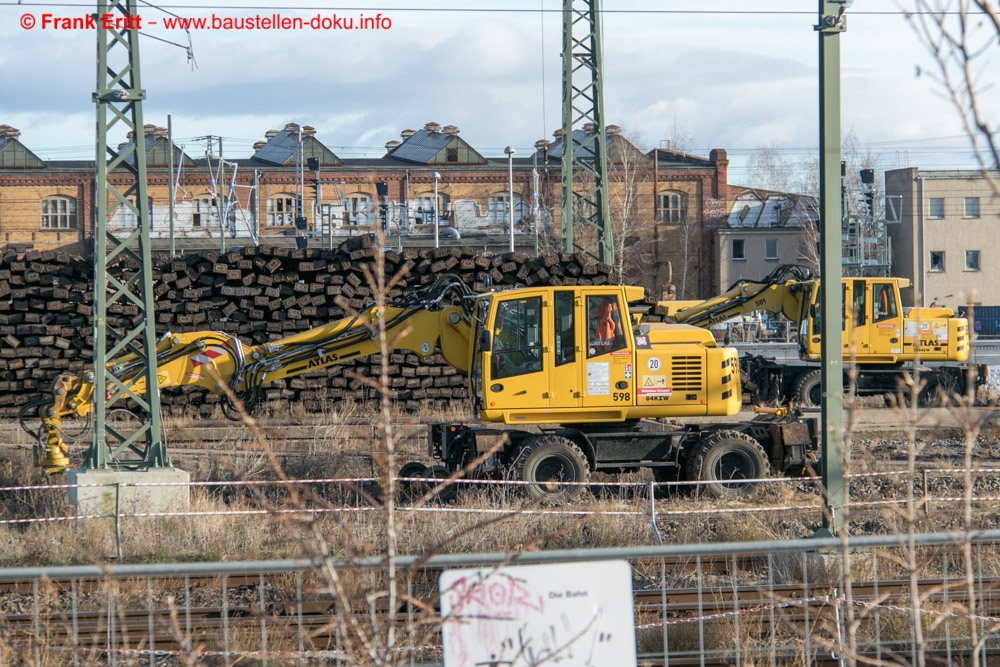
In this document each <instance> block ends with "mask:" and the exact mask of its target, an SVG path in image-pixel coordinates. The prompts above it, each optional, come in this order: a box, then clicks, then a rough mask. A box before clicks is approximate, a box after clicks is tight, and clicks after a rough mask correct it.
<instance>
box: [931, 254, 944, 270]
mask: <svg viewBox="0 0 1000 667" xmlns="http://www.w3.org/2000/svg"><path fill="white" fill-rule="evenodd" d="M930 271H932V272H934V273H941V272H942V271H944V250H931V262H930Z"/></svg>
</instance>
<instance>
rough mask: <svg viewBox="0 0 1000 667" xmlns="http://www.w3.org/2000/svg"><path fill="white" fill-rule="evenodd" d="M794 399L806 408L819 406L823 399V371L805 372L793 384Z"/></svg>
mask: <svg viewBox="0 0 1000 667" xmlns="http://www.w3.org/2000/svg"><path fill="white" fill-rule="evenodd" d="M792 400H793V401H795V402H796V403H797V404H799V405H800V406H802V407H804V408H818V407H820V406H821V404H822V401H823V371H821V370H820V369H818V368H817V369H815V370H811V371H809V372H808V373H803V374H802V375H800V376H799V377H797V378H796V379H795V384H794V385H793V386H792Z"/></svg>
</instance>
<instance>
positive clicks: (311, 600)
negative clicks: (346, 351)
mask: <svg viewBox="0 0 1000 667" xmlns="http://www.w3.org/2000/svg"><path fill="white" fill-rule="evenodd" d="M749 560H751V561H754V562H749V561H746V560H741V559H735V560H734V559H732V558H731V557H730V558H709V557H702V558H700V559H698V560H697V562H695V561H694V560H693V559H668V561H667V562H665V563H664V566H665V567H666V568H668V569H670V570H672V571H674V570H678V569H680V570H684V571H694V570H692V568H694V569H695V570H699V571H700V572H701V573H702V574H703V575H704V574H708V573H716V574H719V573H723V572H726V571H727V570H729V569H732V568H733V567H734V566H736V567H737V568H740V569H742V568H744V567H749V566H753V565H755V564H756V565H759V564H760V562H759V559H749ZM438 573H439V570H420V571H419V577H420V583H421V585H422V586H423V590H424V591H425V594H423V595H419V596H418V597H422V598H423V604H422V605H419V606H418V605H415V606H412V607H409V606H406V605H405V604H404V605H402V606H401V607H400V608H399V609H398V610H397V613H396V614H395V615H394V617H392V618H391V619H390V615H389V614H388V610H387V609H386V607H385V605H384V602H383V603H382V604H380V605H379V604H376V606H375V607H374V608H372V607H370V606H369V603H368V602H365V600H363V599H359V600H357V601H355V602H353V603H352V608H354V609H359V608H360V609H364V608H369V609H370V610H371V611H369V612H368V613H359V614H354V615H353V618H354V619H355V621H357V622H365V623H371V622H375V623H376V624H378V625H381V626H384V624H385V623H386V622H389V621H390V620H392V621H394V622H395V623H396V624H397V625H398V626H399V627H400V628H403V629H407V628H410V629H412V628H419V629H420V630H421V631H427V632H429V634H426V635H424V641H425V642H426V643H427V644H428V646H429V647H430V651H431V653H433V652H435V651H436V647H437V646H438V645H439V644H440V637H439V634H438V631H437V628H438V626H439V624H440V620H441V619H440V617H439V616H438V615H437V612H436V611H431V610H435V609H436V599H435V597H434V594H433V593H429V594H428V593H426V591H428V590H433V589H432V588H430V589H429V588H427V586H428V585H431V586H432V585H433V582H434V581H436V579H437V574H438ZM730 574H732V573H730ZM110 588H113V589H114V590H115V592H116V595H115V596H114V600H115V601H114V602H113V603H111V602H109V600H110V599H111V596H110V595H109V594H108V590H109V589H110ZM321 588H323V586H322V585H321V584H319V583H318V582H317V581H315V580H314V579H313V578H312V577H309V576H308V575H306V576H305V577H304V580H295V581H292V580H290V579H289V577H288V575H284V578H281V577H276V576H275V575H273V574H272V573H264V572H261V573H247V574H243V575H232V576H227V577H226V578H225V580H224V583H223V580H222V579H221V578H220V577H218V576H210V577H196V576H189V577H187V578H180V577H163V578H159V577H158V578H157V579H156V580H155V590H156V597H157V600H163V599H166V598H167V597H168V596H170V595H172V599H173V600H175V601H176V602H175V603H174V604H173V605H166V604H162V603H157V604H152V605H142V604H141V602H142V601H146V600H149V599H150V598H151V596H152V594H151V590H152V584H151V583H150V582H149V581H147V580H144V579H143V580H110V579H94V580H82V579H77V580H64V581H60V580H49V581H45V582H44V583H32V582H22V581H13V580H8V581H0V593H2V594H3V595H4V600H5V604H6V605H10V604H11V601H12V599H15V598H13V597H12V596H23V597H25V598H27V599H30V602H31V605H32V607H33V608H32V611H28V612H21V613H7V614H5V615H3V616H0V634H2V636H3V637H4V639H5V641H6V642H7V643H8V644H10V645H20V646H31V645H34V644H36V643H42V644H44V646H45V647H46V648H47V649H52V648H59V647H62V648H67V649H73V650H84V651H88V650H101V651H109V650H110V651H129V650H141V651H154V652H164V653H168V652H183V651H187V650H191V647H192V646H196V647H199V648H198V650H199V651H201V652H230V651H238V650H239V645H240V638H245V637H247V636H253V637H255V638H264V637H266V638H267V642H268V644H269V645H270V646H275V647H277V646H280V645H288V646H291V645H297V646H302V642H301V639H302V638H307V639H306V640H305V644H304V646H305V648H306V649H307V650H313V651H317V650H319V651H324V650H335V649H337V648H338V647H340V646H342V644H341V642H342V641H343V635H342V632H343V627H344V626H343V624H342V622H341V621H343V619H342V618H340V617H338V615H337V613H336V612H337V604H336V602H335V601H334V598H333V596H331V595H327V594H323V593H318V592H316V591H317V590H319V589H321ZM192 590H200V591H205V592H212V591H214V592H220V591H221V595H222V596H223V597H222V599H221V600H216V601H214V603H213V604H200V605H196V604H189V605H185V604H184V601H185V600H187V599H191V598H194V597H199V596H198V595H193V594H192ZM232 593H236V594H237V595H235V596H234V597H233V598H232V599H231V598H230V597H229V596H230V594H232ZM912 595H913V591H912V590H911V584H910V582H909V581H906V580H900V581H879V582H856V583H854V584H852V586H851V599H852V601H853V604H854V606H855V608H856V609H857V610H858V614H857V617H859V618H860V617H861V616H862V610H866V611H868V612H871V610H872V609H878V610H881V611H882V613H885V614H888V615H889V616H892V615H896V617H897V618H900V617H901V618H904V619H905V618H906V616H907V613H908V612H907V609H908V608H909V607H911V606H912V604H911V603H910V602H909V601H910V600H911V599H913V598H912ZM916 595H917V596H918V598H919V599H920V600H921V605H922V607H924V608H926V609H938V610H941V609H946V608H948V607H949V605H951V606H952V608H954V607H955V606H962V605H966V604H967V603H968V602H969V598H968V591H967V588H966V586H965V583H964V581H962V580H955V579H952V580H943V579H929V580H922V581H920V582H919V583H918V585H917V590H916ZM975 595H976V613H977V614H979V615H980V616H984V617H992V618H996V617H998V616H1000V578H996V577H993V578H985V579H980V580H978V581H977V584H976V593H975ZM633 599H634V609H635V619H636V625H637V628H638V629H639V631H640V632H647V633H649V632H652V633H654V634H656V633H662V632H663V631H664V628H665V631H666V633H667V634H668V635H669V634H670V633H671V632H674V633H675V634H676V632H677V631H678V630H677V628H680V627H684V626H690V625H691V624H695V625H701V626H702V627H703V628H704V627H710V626H712V625H713V624H714V625H718V624H720V623H721V624H723V626H725V627H731V626H733V625H735V626H736V627H743V628H746V629H747V632H748V633H749V635H748V636H752V637H755V638H757V639H759V640H760V641H759V642H758V644H759V643H761V642H763V644H764V645H766V644H767V641H766V639H767V638H768V637H769V636H771V635H774V634H781V633H783V632H788V628H789V627H802V628H805V627H808V628H810V629H811V632H814V633H816V634H817V636H827V637H828V638H831V637H834V636H835V634H836V632H837V628H842V627H843V624H844V613H845V609H846V606H845V605H846V602H845V600H846V596H845V595H844V591H842V590H839V589H838V588H837V586H836V585H831V584H827V583H816V584H808V585H806V584H775V585H767V586H733V585H726V586H711V587H709V586H703V587H701V588H700V589H697V588H672V589H663V588H644V589H640V590H636V591H635V592H634V594H633ZM26 604H27V602H26ZM95 606H96V608H93V607H95ZM887 618H888V617H887ZM886 622H887V621H886ZM824 633H826V634H825V635H824ZM749 641H750V640H749V639H748V642H749ZM960 644H961V642H957V644H956V646H959V645H960ZM782 645H783V644H782ZM821 645H822V644H821V641H817V642H816V643H815V646H814V649H816V648H818V647H819V646H821ZM929 647H930V652H931V653H932V654H933V653H941V654H944V653H945V652H946V650H945V649H944V648H941V647H936V646H934V645H933V642H931V644H929ZM862 648H863V649H865V647H864V646H863V645H862ZM868 648H871V647H868ZM752 650H753V648H752V647H751V646H748V647H747V651H748V654H747V655H749V654H750V653H751V652H752ZM954 651H957V649H954V650H953V652H954ZM866 653H867V654H868V655H874V653H873V652H871V651H867V650H866ZM747 655H744V656H743V658H744V659H746V658H747ZM779 657H780V656H779ZM733 658H734V656H733V655H731V654H730V655H728V656H727V655H707V654H706V655H701V654H692V655H685V654H684V652H683V651H679V652H677V653H671V655H670V658H669V664H671V665H688V664H705V665H723V664H733ZM828 659H829V660H831V661H833V662H829V663H828V662H825V661H826V660H828ZM640 664H657V663H656V662H655V659H654V658H653V657H652V656H650V655H646V656H644V659H643V660H641V661H640ZM661 664H662V663H661ZM810 664H839V663H838V662H836V657H835V656H832V655H831V656H828V657H824V656H823V655H822V651H820V652H818V653H817V654H816V656H815V659H814V660H813V661H811V662H810ZM928 664H934V663H933V662H930V663H928Z"/></svg>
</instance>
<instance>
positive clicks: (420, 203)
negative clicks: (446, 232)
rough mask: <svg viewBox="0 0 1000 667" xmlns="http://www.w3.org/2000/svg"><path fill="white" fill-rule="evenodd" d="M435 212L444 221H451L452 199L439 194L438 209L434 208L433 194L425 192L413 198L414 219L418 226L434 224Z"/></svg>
mask: <svg viewBox="0 0 1000 667" xmlns="http://www.w3.org/2000/svg"><path fill="white" fill-rule="evenodd" d="M435 210H437V213H438V216H440V218H441V220H442V221H447V220H451V199H450V198H449V197H448V195H446V194H442V193H440V192H439V193H438V201H437V209H435V208H434V193H433V192H424V193H423V194H419V195H417V196H416V197H414V198H413V217H414V219H415V221H416V223H417V224H420V223H433V222H434V211H435Z"/></svg>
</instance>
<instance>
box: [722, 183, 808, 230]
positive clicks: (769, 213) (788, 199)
mask: <svg viewBox="0 0 1000 667" xmlns="http://www.w3.org/2000/svg"><path fill="white" fill-rule="evenodd" d="M818 220H819V208H818V206H817V201H816V198H815V197H810V196H808V195H796V194H790V193H785V192H772V191H770V190H752V189H747V190H744V191H743V192H741V193H740V194H739V195H737V196H736V198H735V199H734V200H733V207H732V209H731V210H730V212H729V219H728V220H727V225H728V226H729V227H731V228H743V229H746V228H751V229H768V228H771V229H773V228H781V227H785V228H787V227H793V228H796V227H798V228H800V227H806V226H808V225H809V223H810V222H812V223H816V222H817V221H818Z"/></svg>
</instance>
